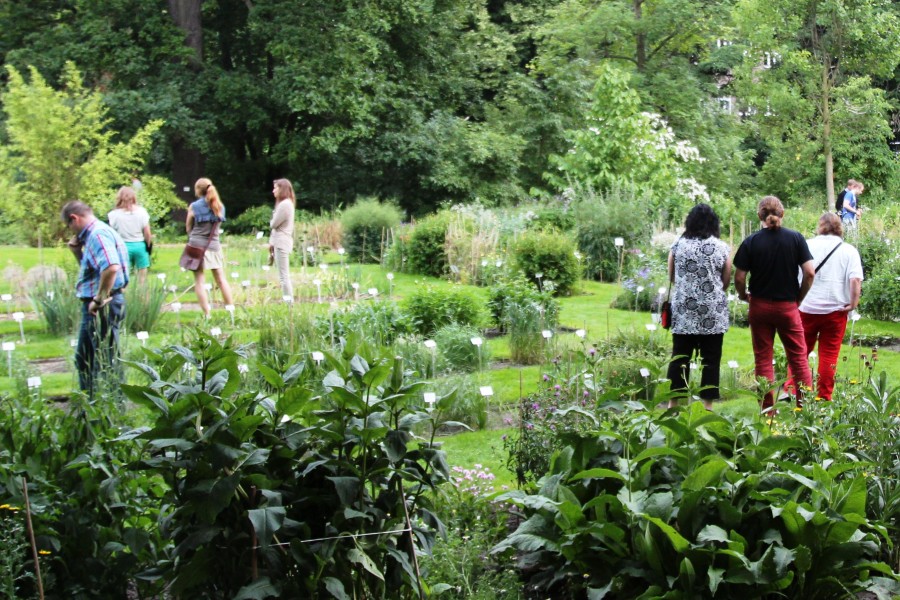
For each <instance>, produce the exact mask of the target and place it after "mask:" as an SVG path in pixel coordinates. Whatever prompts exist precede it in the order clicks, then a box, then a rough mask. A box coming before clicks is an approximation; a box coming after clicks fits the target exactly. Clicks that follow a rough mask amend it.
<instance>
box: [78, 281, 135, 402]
mask: <svg viewBox="0 0 900 600" xmlns="http://www.w3.org/2000/svg"><path fill="white" fill-rule="evenodd" d="M89 304H90V302H82V306H81V330H80V331H79V333H78V346H77V347H76V348H75V369H76V370H77V371H78V386H79V387H80V388H81V390H82V391H84V392H87V393H88V395H89V396H90V397H91V398H93V397H94V392H95V391H96V385H97V379H98V376H99V374H100V369H101V367H102V368H104V369H115V370H116V371H117V370H118V364H117V363H118V358H119V325H121V324H122V321H123V320H125V295H124V294H121V293H120V294H115V295H113V296H112V299H111V300H110V302H109V304H107V305H106V306H104V307H103V308H101V309H100V310H99V311H98V313H97V315H96V316H93V315H91V313H89V312H88V305H89Z"/></svg>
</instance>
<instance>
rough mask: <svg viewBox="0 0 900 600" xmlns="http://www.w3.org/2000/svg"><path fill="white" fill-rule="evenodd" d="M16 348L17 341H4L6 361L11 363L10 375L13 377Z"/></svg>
mask: <svg viewBox="0 0 900 600" xmlns="http://www.w3.org/2000/svg"><path fill="white" fill-rule="evenodd" d="M15 349H16V343H15V342H3V351H4V352H6V361H7V363H8V364H9V377H10V378H12V353H13V350H15Z"/></svg>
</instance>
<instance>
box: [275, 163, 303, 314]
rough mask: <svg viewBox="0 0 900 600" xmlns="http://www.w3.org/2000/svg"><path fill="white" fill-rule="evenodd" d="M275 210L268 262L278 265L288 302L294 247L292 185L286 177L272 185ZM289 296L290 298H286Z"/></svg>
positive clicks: (292, 295) (279, 279)
mask: <svg viewBox="0 0 900 600" xmlns="http://www.w3.org/2000/svg"><path fill="white" fill-rule="evenodd" d="M272 195H273V196H275V210H274V211H272V221H271V222H270V223H269V225H270V226H271V227H272V233H271V234H270V235H269V262H270V263H271V262H274V263H275V265H277V267H278V281H279V283H280V284H281V296H282V297H283V298H284V299H285V300H286V301H288V302H293V300H294V286H293V284H292V283H291V251H293V249H294V205H295V204H296V202H297V200H296V198H295V196H294V186H292V185H291V182H290V181H288V180H287V179H278V180H276V181H275V183H274V185H273V187H272ZM289 298H290V300H288V299H289Z"/></svg>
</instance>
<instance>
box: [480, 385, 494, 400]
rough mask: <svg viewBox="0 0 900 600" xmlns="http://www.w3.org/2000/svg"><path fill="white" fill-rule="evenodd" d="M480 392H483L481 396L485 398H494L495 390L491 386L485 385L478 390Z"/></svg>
mask: <svg viewBox="0 0 900 600" xmlns="http://www.w3.org/2000/svg"><path fill="white" fill-rule="evenodd" d="M478 391H479V392H481V395H482V396H484V397H488V396H493V395H494V388H492V387H491V386H489V385H483V386H481V387H480V388H478Z"/></svg>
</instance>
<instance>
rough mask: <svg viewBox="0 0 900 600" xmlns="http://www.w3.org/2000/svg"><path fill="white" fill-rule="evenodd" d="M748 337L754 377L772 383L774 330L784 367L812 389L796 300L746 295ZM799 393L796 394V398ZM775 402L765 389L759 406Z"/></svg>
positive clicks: (773, 379) (773, 373) (767, 405)
mask: <svg viewBox="0 0 900 600" xmlns="http://www.w3.org/2000/svg"><path fill="white" fill-rule="evenodd" d="M748 316H749V320H750V337H751V339H752V340H753V355H754V360H755V362H756V376H757V377H765V378H766V379H768V380H769V381H770V382H773V383H774V382H775V368H774V367H773V366H772V359H773V357H774V355H775V333H778V337H779V338H781V343H782V345H783V346H784V353H785V354H786V355H787V361H788V368H789V369H790V371H791V372H792V373H794V375H795V376H796V378H797V379H798V380H800V383H802V384H804V385H805V386H806V387H808V388H812V374H811V373H810V371H809V362H808V357H807V352H806V339H805V337H804V332H803V323H802V322H801V321H800V311H799V310H798V309H797V303H796V302H789V301H788V302H784V301H774V300H765V299H763V298H754V297H753V296H751V297H750V312H749V315H748ZM800 396H801V394H800V393H799V392H798V393H797V398H798V401H799V398H800ZM773 404H775V401H774V398H773V397H772V392H771V391H769V392H766V398H765V400H764V401H763V408H767V407H769V406H772V405H773Z"/></svg>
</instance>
